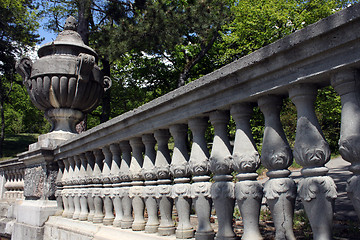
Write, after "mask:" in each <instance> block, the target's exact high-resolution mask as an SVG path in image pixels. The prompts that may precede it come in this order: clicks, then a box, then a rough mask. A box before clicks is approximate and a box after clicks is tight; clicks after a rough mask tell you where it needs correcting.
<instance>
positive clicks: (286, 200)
mask: <svg viewBox="0 0 360 240" xmlns="http://www.w3.org/2000/svg"><path fill="white" fill-rule="evenodd" d="M258 104H259V107H260V110H261V111H262V112H263V114H264V116H265V131H264V138H263V145H262V146H263V147H262V154H261V162H262V164H263V165H264V166H265V167H266V168H267V169H268V170H269V171H268V172H267V176H268V177H269V178H270V179H269V180H268V181H267V182H266V183H265V186H264V192H265V198H266V201H267V203H268V205H269V207H270V211H271V215H272V217H273V220H274V224H275V228H276V235H275V237H276V239H294V240H295V235H294V232H293V229H292V225H293V216H294V205H295V198H296V184H295V182H294V180H292V179H291V178H289V175H290V173H291V172H290V171H289V170H288V169H287V168H288V167H289V166H290V165H291V164H292V162H293V156H292V153H291V148H290V146H289V143H288V141H287V139H286V136H285V133H284V130H283V127H282V125H281V122H280V111H281V106H282V98H281V97H278V96H265V97H262V98H260V99H259V101H258Z"/></svg>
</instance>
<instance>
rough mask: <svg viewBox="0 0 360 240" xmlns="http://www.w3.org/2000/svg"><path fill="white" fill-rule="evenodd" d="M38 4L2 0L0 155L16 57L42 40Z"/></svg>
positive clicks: (28, 0) (0, 155)
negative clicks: (38, 32) (36, 7)
mask: <svg viewBox="0 0 360 240" xmlns="http://www.w3.org/2000/svg"><path fill="white" fill-rule="evenodd" d="M34 9H35V6H34V5H33V4H32V1H31V0H12V1H10V0H4V1H1V2H0V12H1V14H0V118H1V131H0V157H2V145H3V142H4V138H5V127H6V126H5V108H4V106H5V103H6V102H9V94H10V93H11V91H12V88H13V85H14V84H16V83H18V82H17V79H16V77H15V62H16V58H17V57H18V56H19V55H21V53H22V50H23V49H25V48H27V47H29V46H34V44H35V43H36V42H38V41H39V35H38V34H36V33H35V30H36V29H37V27H38V23H37V22H36V14H35V11H34Z"/></svg>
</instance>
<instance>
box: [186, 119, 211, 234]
mask: <svg viewBox="0 0 360 240" xmlns="http://www.w3.org/2000/svg"><path fill="white" fill-rule="evenodd" d="M188 124H189V128H190V130H191V131H192V134H193V144H192V147H191V153H190V160H189V165H190V170H191V172H192V174H193V178H192V179H193V182H194V183H193V184H192V185H191V197H192V198H193V201H194V206H195V211H196V215H197V218H198V227H197V230H196V233H195V239H196V240H212V239H214V236H215V233H214V230H213V229H212V228H211V225H210V216H211V207H212V199H211V194H210V189H211V182H209V180H210V176H209V173H210V169H209V151H208V149H207V145H206V140H205V131H206V128H207V126H208V120H207V119H206V118H193V119H190V120H189V122H188Z"/></svg>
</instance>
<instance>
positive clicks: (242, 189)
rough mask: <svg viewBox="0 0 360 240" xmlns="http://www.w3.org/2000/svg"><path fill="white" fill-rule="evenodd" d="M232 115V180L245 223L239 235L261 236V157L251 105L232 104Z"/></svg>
mask: <svg viewBox="0 0 360 240" xmlns="http://www.w3.org/2000/svg"><path fill="white" fill-rule="evenodd" d="M230 111H231V115H232V116H233V118H234V120H235V122H236V132H235V142H234V150H233V155H232V156H233V162H232V164H233V168H234V170H235V171H237V172H238V174H237V175H236V178H237V179H238V182H237V183H236V184H235V197H236V200H237V204H238V206H239V210H240V213H241V217H242V220H243V224H244V233H243V235H242V238H241V239H244V240H246V239H251V240H253V239H254V240H255V239H262V237H261V234H260V231H259V216H260V207H261V199H262V196H263V191H262V186H261V184H260V183H259V182H257V181H256V178H257V177H258V174H257V173H256V169H257V168H258V167H259V164H260V158H259V153H258V151H257V149H256V146H255V142H254V140H253V137H252V134H251V129H250V118H251V114H252V107H251V106H250V105H249V104H246V103H239V104H236V105H233V106H232V107H231V110H230Z"/></svg>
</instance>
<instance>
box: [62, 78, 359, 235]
mask: <svg viewBox="0 0 360 240" xmlns="http://www.w3.org/2000/svg"><path fill="white" fill-rule="evenodd" d="M351 76H353V75H351V74H343V75H336V76H334V77H333V84H334V85H335V88H336V89H337V91H339V93H340V95H341V96H342V98H343V99H342V101H343V108H345V109H346V107H347V108H349V109H350V110H352V111H354V109H353V108H352V109H351V106H350V107H349V106H348V105H349V104H353V102H354V101H355V100H354V99H355V95H354V96H352V95H351V94H350V96H349V94H348V92H349V91H351V90H349V89H347V88H345V87H343V86H342V85H341V84H343V82H344V81H345V80H346V81H347V82H350V85H351V84H355V83H354V82H351V81H354V80H353V79H352V78H351ZM344 79H345V80H344ZM347 82H346V83H347ZM338 86H340V87H338ZM344 89H346V91H347V92H345V90H344ZM289 96H290V98H291V100H292V101H293V102H294V104H295V105H296V108H297V112H298V116H297V117H298V121H297V132H296V139H295V147H294V152H292V151H291V148H290V146H289V144H288V142H287V139H286V136H285V133H284V130H283V127H282V125H281V122H280V110H281V106H282V97H281V96H274V95H269V96H263V97H261V98H259V99H258V106H259V108H260V110H261V111H262V113H263V114H264V117H265V131H264V136H263V143H262V154H261V157H260V155H259V153H258V151H257V148H256V145H255V142H254V140H253V137H252V134H251V127H250V118H251V114H252V105H250V104H248V103H239V104H235V105H233V106H231V108H230V112H229V111H226V110H218V111H213V112H211V113H210V114H209V120H210V123H211V124H212V125H213V127H214V139H213V144H212V149H211V155H210V156H209V152H208V149H207V143H206V141H205V130H206V128H207V127H208V119H207V118H206V117H198V118H193V119H189V120H188V122H187V124H188V125H187V124H176V125H171V126H170V127H169V128H168V129H158V130H156V131H154V133H153V134H144V135H142V136H141V137H134V138H131V139H129V141H121V142H119V143H114V144H111V145H109V146H104V147H102V148H101V149H95V150H93V151H90V152H86V153H82V154H80V155H78V156H73V157H68V158H65V159H62V160H60V161H59V169H60V170H59V175H58V179H57V186H58V192H57V200H58V205H59V212H58V214H62V216H64V217H68V218H73V219H79V220H87V221H91V222H93V223H103V224H104V225H113V226H116V227H121V228H124V229H126V228H132V230H134V231H142V230H145V232H148V233H155V232H157V233H158V234H159V235H163V236H166V235H171V234H174V233H176V237H177V238H192V237H193V236H194V226H192V225H191V223H190V212H191V206H192V202H193V204H194V206H195V210H196V214H197V217H198V226H197V227H196V229H197V230H196V234H195V238H196V239H198V240H203V239H204V240H210V239H214V237H215V238H216V239H218V240H220V239H226V240H231V239H236V238H237V236H236V234H235V232H234V229H233V222H232V219H233V212H234V207H235V202H236V203H237V204H238V207H239V209H240V213H241V217H242V220H243V224H244V233H243V235H242V239H262V236H261V234H260V231H259V213H260V206H261V200H262V197H263V195H264V197H265V198H266V201H267V204H268V205H269V208H270V211H271V214H272V217H273V220H274V224H275V228H276V239H295V236H294V233H293V230H292V222H293V213H294V204H295V198H296V193H297V189H296V184H295V182H294V180H292V179H291V178H290V177H289V175H290V173H291V172H290V171H289V170H288V167H289V166H290V165H291V164H292V161H293V154H294V157H295V160H296V161H297V162H298V163H299V164H300V165H302V166H303V167H304V168H303V169H302V171H301V173H302V175H303V176H304V178H302V179H301V180H300V183H299V187H298V192H299V196H300V198H301V200H302V201H303V204H304V206H305V211H306V212H307V215H308V216H309V220H310V224H311V226H312V228H313V232H314V239H331V223H332V215H333V209H332V206H333V201H334V198H335V197H336V187H335V184H334V181H333V180H332V179H331V178H330V177H329V176H326V173H327V172H328V169H327V168H326V167H324V164H325V163H326V162H327V161H329V158H330V150H329V146H328V144H327V143H326V140H325V139H324V136H323V134H322V132H321V129H320V126H319V123H318V121H317V118H316V115H315V111H314V107H313V102H314V100H315V97H316V88H315V87H314V86H312V85H298V86H294V87H292V88H291V89H290V91H289ZM343 96H345V97H343ZM356 101H357V100H356ZM356 104H357V102H356ZM356 106H358V105H356ZM350 110H348V111H350ZM355 110H356V109H355ZM229 113H231V116H232V117H233V119H234V120H235V123H236V132H235V141H234V146H233V147H232V146H231V145H230V141H229V138H228V129H227V125H228V123H229V119H230V114H229ZM346 114H349V113H347V112H345V113H343V117H346ZM349 125H350V126H345V127H343V128H342V129H344V130H342V139H341V141H342V143H343V144H342V145H341V152H342V154H343V155H344V158H346V157H347V158H346V159H347V160H348V161H352V162H353V168H352V170H353V172H354V174H355V176H354V177H353V178H352V179H351V180H350V183H349V187H348V189H350V190H349V194H353V192H354V191H355V190H352V189H353V187H351V184H353V183H352V182H356V181H357V177H358V176H359V172H360V171H359V172H357V170H356V169H357V168H356V166H357V165H356V161H355V160H353V159H354V156H353V155H354V154H353V155H351V154H352V152H354V151H352V152H351V153H349V150H347V149H348V148H349V146H348V145H349V144H350V143H348V142H349V141H350V140H349V139H351V135H349V134H350V132H354V131H355V130H354V129H355V128H356V127H357V125H356V124H353V125H351V124H349ZM188 128H189V129H190V130H191V131H192V135H193V143H192V146H191V152H190V155H189V151H188V145H187V140H188ZM348 129H350V130H348ZM170 136H172V137H173V139H174V150H173V153H172V156H171V155H170V151H169V148H168V143H169V138H170ZM156 144H157V150H155V146H156ZM346 147H347V149H345V148H346ZM143 154H144V155H143ZM349 156H350V157H349ZM351 157H352V158H351ZM260 161H261V163H262V164H263V166H265V167H266V168H267V169H268V172H267V176H268V177H269V180H268V181H267V182H266V183H265V185H264V189H263V187H262V185H261V184H260V183H259V182H258V181H257V177H258V174H257V173H256V170H257V168H258V167H259V164H260ZM354 163H355V164H354ZM210 170H211V172H212V173H213V174H214V176H213V180H214V183H211V182H210V181H209V180H210ZM233 171H236V173H237V175H236V179H237V181H236V183H235V182H234V180H233V176H232V175H231V173H232V172H233ZM191 177H192V178H191ZM172 178H173V180H172ZM191 180H192V183H191ZM356 194H357V193H355V194H354V195H355V196H358V194H357V195H356ZM354 198H356V197H354ZM174 203H175V204H174ZM212 204H214V207H215V210H216V214H217V218H218V232H217V233H216V236H215V234H214V231H213V229H212V228H211V225H210V216H211V209H212ZM174 205H175V208H176V210H177V214H178V219H179V222H178V224H177V227H176V228H175V224H174V220H173V216H172V213H173V207H174ZM145 207H146V210H147V216H148V218H147V222H146V221H145V218H144V211H145ZM324 209H325V210H326V211H324ZM61 212H62V213H61ZM158 213H159V216H158Z"/></svg>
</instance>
